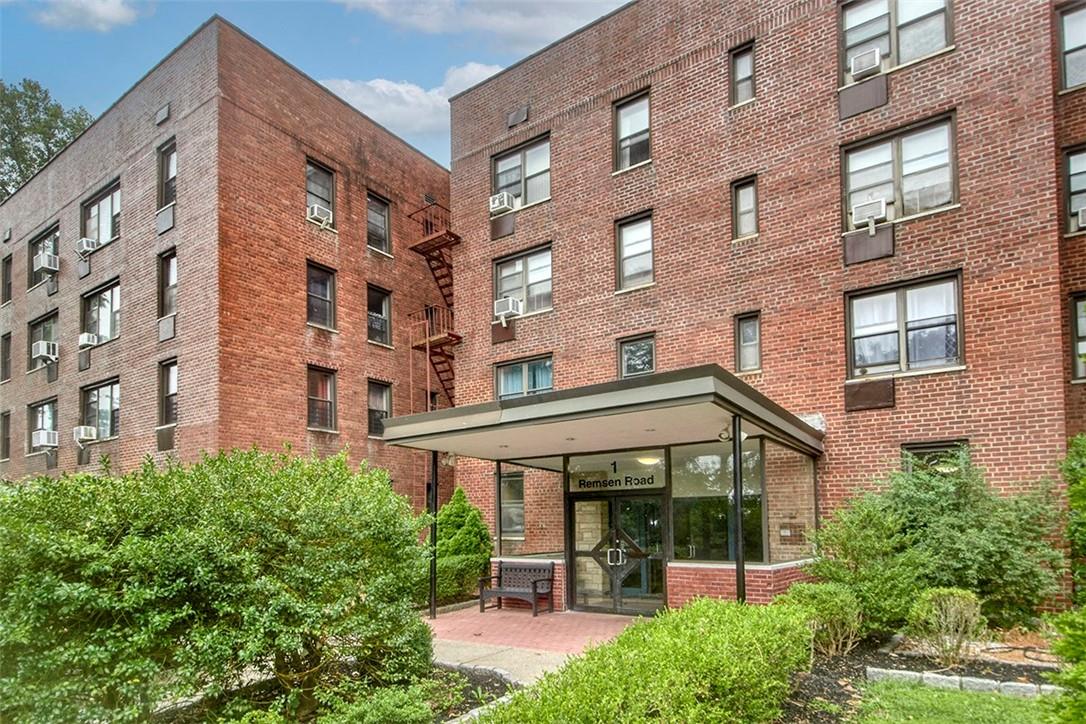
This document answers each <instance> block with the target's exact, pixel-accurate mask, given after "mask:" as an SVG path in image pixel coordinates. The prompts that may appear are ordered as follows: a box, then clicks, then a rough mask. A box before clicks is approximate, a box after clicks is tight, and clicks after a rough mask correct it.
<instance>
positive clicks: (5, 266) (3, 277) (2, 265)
mask: <svg viewBox="0 0 1086 724" xmlns="http://www.w3.org/2000/svg"><path fill="white" fill-rule="evenodd" d="M10 301H11V254H8V255H7V256H5V257H4V261H3V262H0V304H6V303H7V302H10Z"/></svg>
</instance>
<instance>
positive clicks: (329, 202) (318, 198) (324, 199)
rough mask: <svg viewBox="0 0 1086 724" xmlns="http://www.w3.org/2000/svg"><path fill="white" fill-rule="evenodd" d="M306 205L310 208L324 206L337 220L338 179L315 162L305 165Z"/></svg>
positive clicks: (307, 162)
mask: <svg viewBox="0 0 1086 724" xmlns="http://www.w3.org/2000/svg"><path fill="white" fill-rule="evenodd" d="M305 204H306V208H308V207H310V206H323V207H324V208H326V209H328V210H329V211H331V212H332V214H333V216H332V218H333V220H334V219H335V210H336V177H335V174H333V173H332V172H331V171H329V170H328V169H326V168H325V167H324V166H319V165H317V164H316V163H314V162H313V161H306V164H305Z"/></svg>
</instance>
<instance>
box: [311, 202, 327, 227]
mask: <svg viewBox="0 0 1086 724" xmlns="http://www.w3.org/2000/svg"><path fill="white" fill-rule="evenodd" d="M306 218H308V219H309V220H310V221H312V222H315V223H317V224H320V226H321V228H322V229H327V228H328V227H329V226H331V225H332V210H331V209H326V208H324V207H323V206H321V205H320V204H313V205H312V206H310V207H309V210H308V211H307V212H306Z"/></svg>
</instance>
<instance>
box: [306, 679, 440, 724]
mask: <svg viewBox="0 0 1086 724" xmlns="http://www.w3.org/2000/svg"><path fill="white" fill-rule="evenodd" d="M320 699H321V705H322V706H321V713H320V716H319V717H318V718H317V722H319V724H430V722H432V721H433V720H434V713H433V711H432V710H431V709H430V705H429V704H428V703H427V700H426V692H425V691H423V690H422V689H421V688H420V687H418V686H415V685H411V686H386V687H366V686H365V685H364V684H360V683H358V682H349V683H347V684H340V685H339V686H337V687H336V688H334V689H331V690H328V691H323V692H321V693H320Z"/></svg>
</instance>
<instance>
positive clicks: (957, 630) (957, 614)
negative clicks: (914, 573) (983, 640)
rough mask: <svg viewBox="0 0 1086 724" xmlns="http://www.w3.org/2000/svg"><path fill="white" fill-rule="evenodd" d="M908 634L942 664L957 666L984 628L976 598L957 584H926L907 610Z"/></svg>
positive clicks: (982, 617)
mask: <svg viewBox="0 0 1086 724" xmlns="http://www.w3.org/2000/svg"><path fill="white" fill-rule="evenodd" d="M908 623H909V627H908V631H909V635H910V636H912V637H913V638H914V639H915V640H916V642H917V643H919V644H920V646H921V647H922V648H923V649H924V650H925V652H926V653H928V654H930V655H932V656H934V657H935V658H936V659H938V660H939V663H941V664H942V665H943V666H957V665H958V663H959V662H960V661H961V660H962V656H963V655H964V654H965V650H966V647H967V646H968V644H969V643H970V642H971V641H976V640H977V639H979V638H980V637H981V636H982V635H984V633H985V630H986V622H985V620H984V616H983V615H981V612H980V599H979V598H977V594H975V593H973V592H972V591H966V590H964V589H961V588H928V589H926V590H924V591H923V592H921V594H920V597H919V598H918V599H917V600H916V603H914V604H913V606H912V608H911V609H910V610H909V622H908Z"/></svg>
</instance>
